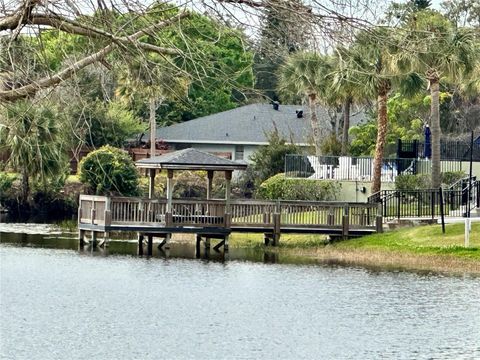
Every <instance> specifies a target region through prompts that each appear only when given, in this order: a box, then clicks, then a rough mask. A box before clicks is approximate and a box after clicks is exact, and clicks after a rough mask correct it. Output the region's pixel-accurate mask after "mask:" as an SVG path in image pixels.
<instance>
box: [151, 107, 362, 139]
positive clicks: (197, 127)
mask: <svg viewBox="0 0 480 360" xmlns="http://www.w3.org/2000/svg"><path fill="white" fill-rule="evenodd" d="M297 109H302V110H303V113H304V116H303V118H300V119H299V118H297V116H296V113H295V110H297ZM317 115H318V118H319V121H320V126H323V127H328V129H329V130H330V123H329V117H328V113H327V111H326V110H325V109H324V108H321V107H319V108H318V111H317ZM363 117H364V115H363V113H360V114H356V115H354V116H352V119H351V123H352V124H355V123H358V122H359V121H361V119H363ZM275 128H277V129H278V131H279V133H280V134H281V135H282V136H283V137H284V138H286V139H287V140H290V139H293V141H294V142H295V143H296V144H307V143H309V137H310V135H311V132H312V131H311V127H310V121H309V112H308V108H306V107H302V106H300V105H280V108H279V110H274V109H273V107H272V105H270V104H251V105H245V106H241V107H238V108H236V109H232V110H228V111H224V112H221V113H217V114H213V115H209V116H204V117H201V118H198V119H194V120H190V121H186V122H183V123H179V124H174V125H171V126H167V127H164V128H159V129H158V130H157V139H162V140H164V141H166V142H180V143H182V142H184V143H216V144H266V143H268V140H267V138H266V136H265V135H266V134H268V133H271V132H273V131H274V129H275Z"/></svg>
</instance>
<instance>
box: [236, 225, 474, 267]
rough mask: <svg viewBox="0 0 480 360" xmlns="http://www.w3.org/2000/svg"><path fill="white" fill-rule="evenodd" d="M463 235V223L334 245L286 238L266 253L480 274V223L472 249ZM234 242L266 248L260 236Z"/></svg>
mask: <svg viewBox="0 0 480 360" xmlns="http://www.w3.org/2000/svg"><path fill="white" fill-rule="evenodd" d="M464 231H465V227H464V224H463V223H459V224H448V225H446V234H442V228H441V226H440V225H427V226H417V227H413V228H403V229H399V230H395V231H391V232H386V233H383V234H373V235H369V236H365V237H362V238H354V239H350V240H345V241H336V242H333V243H329V242H328V240H327V238H326V237H324V236H321V235H292V234H283V235H282V236H281V239H280V246H279V247H278V248H273V247H265V250H266V251H273V252H278V253H279V254H280V255H281V254H283V255H284V256H302V257H310V258H315V259H318V260H319V261H326V262H335V263H343V264H348V265H361V266H372V267H380V268H385V267H391V268H395V269H397V268H400V269H414V270H428V271H440V272H450V273H472V274H480V223H479V222H476V223H473V224H472V231H471V233H470V247H469V248H465V247H464V246H463V245H464ZM230 243H231V246H232V247H257V248H258V247H260V248H262V247H264V245H263V236H262V235H261V234H233V235H232V237H231V242H230Z"/></svg>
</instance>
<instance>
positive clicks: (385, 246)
mask: <svg viewBox="0 0 480 360" xmlns="http://www.w3.org/2000/svg"><path fill="white" fill-rule="evenodd" d="M445 229H446V232H445V234H442V227H441V226H440V225H428V226H418V227H413V228H404V229H400V230H396V231H392V232H386V233H383V234H373V235H369V236H365V237H362V238H359V239H351V240H348V241H340V242H338V243H335V244H334V246H335V247H337V248H339V249H342V248H349V249H375V250H388V251H403V252H411V253H416V254H450V255H455V256H461V257H466V258H471V259H477V260H479V261H480V223H479V222H475V223H472V231H471V233H470V247H469V248H465V247H464V233H465V225H464V224H463V223H458V224H448V225H446V228H445Z"/></svg>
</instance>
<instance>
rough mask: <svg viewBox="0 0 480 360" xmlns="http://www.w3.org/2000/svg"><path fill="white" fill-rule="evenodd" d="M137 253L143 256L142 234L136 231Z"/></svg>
mask: <svg viewBox="0 0 480 360" xmlns="http://www.w3.org/2000/svg"><path fill="white" fill-rule="evenodd" d="M137 238H138V255H140V256H143V234H140V233H138V234H137Z"/></svg>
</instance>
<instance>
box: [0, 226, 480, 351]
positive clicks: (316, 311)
mask: <svg viewBox="0 0 480 360" xmlns="http://www.w3.org/2000/svg"><path fill="white" fill-rule="evenodd" d="M2 231H3V232H2ZM13 232H15V233H13ZM25 232H29V233H30V234H25ZM36 233H37V234H36ZM38 233H39V234H38ZM0 241H1V244H0V358H1V359H259V358H263V359H385V358H387V359H390V358H391V359H474V358H477V359H478V358H480V279H479V278H478V277H472V276H463V277H459V276H456V277H453V276H452V277H450V276H441V275H436V274H425V273H423V274H418V273H413V272H411V273H410V272H392V271H373V270H368V269H363V268H352V267H342V266H332V265H322V264H303V265H302V264H298V263H297V264H291V263H288V262H298V260H292V259H285V260H286V262H287V263H284V261H283V259H282V258H281V257H280V258H278V256H277V257H275V256H273V255H271V254H265V253H263V251H262V250H255V251H254V250H250V251H237V252H235V249H232V251H231V252H230V258H229V259H224V258H223V256H222V255H219V254H214V255H213V256H212V258H213V260H206V259H195V256H194V247H193V246H190V245H178V244H173V246H172V249H171V254H170V256H169V257H165V255H164V254H161V253H155V254H154V256H153V257H149V258H147V257H137V256H136V255H134V254H135V250H134V249H135V244H134V243H112V244H111V246H110V248H109V249H108V251H101V250H99V251H91V250H89V249H86V250H85V251H82V252H80V251H78V250H77V249H76V246H77V243H76V240H75V236H74V234H72V233H70V234H65V233H63V232H61V231H58V230H57V229H55V228H52V227H50V226H44V227H38V226H34V225H27V226H24V225H17V226H13V225H5V224H0Z"/></svg>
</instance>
